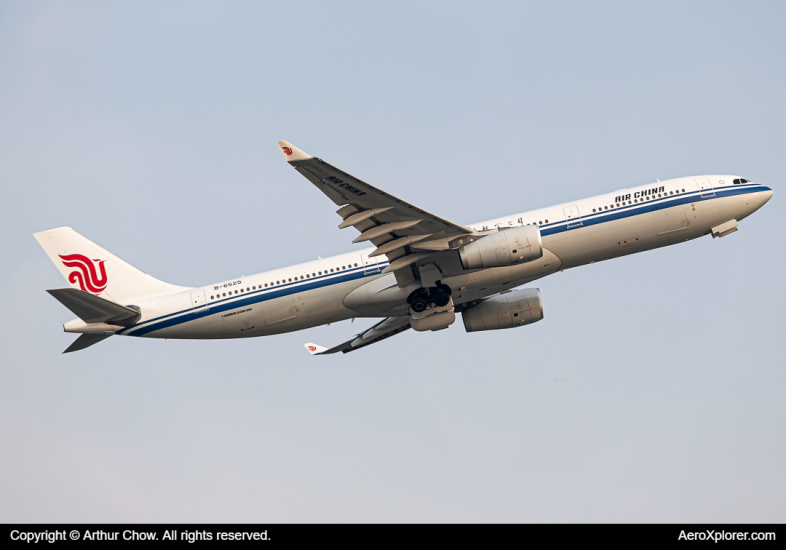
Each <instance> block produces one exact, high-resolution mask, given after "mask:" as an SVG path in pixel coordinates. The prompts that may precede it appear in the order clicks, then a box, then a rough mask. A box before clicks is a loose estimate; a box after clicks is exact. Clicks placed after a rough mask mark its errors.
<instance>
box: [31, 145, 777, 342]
mask: <svg viewBox="0 0 786 550" xmlns="http://www.w3.org/2000/svg"><path fill="white" fill-rule="evenodd" d="M278 146H279V148H280V149H281V151H282V153H283V154H284V157H285V158H286V160H287V162H289V164H290V165H291V166H292V167H293V168H294V169H295V170H297V171H298V172H300V174H301V175H303V176H304V177H305V178H306V179H307V180H308V181H310V182H311V183H313V184H314V185H315V186H316V188H317V189H319V190H320V191H322V193H324V194H325V195H326V196H327V197H328V198H329V199H330V200H331V201H333V202H334V203H335V204H336V206H338V207H339V208H338V210H337V211H336V212H337V214H338V215H339V216H340V217H341V219H342V221H341V223H340V224H339V226H338V227H339V229H348V228H354V229H355V230H356V231H357V232H358V233H359V235H358V236H357V237H356V238H355V240H354V241H352V242H354V243H361V242H370V243H371V244H373V245H374V247H375V248H366V249H364V250H358V251H355V252H349V253H347V254H342V255H339V256H333V257H332V258H325V259H319V260H316V261H312V262H306V263H302V264H298V265H294V266H291V267H285V268H281V269H275V270H272V271H266V272H264V273H260V274H258V275H253V276H250V277H238V278H235V279H232V280H229V281H222V282H220V283H216V284H211V285H207V286H203V287H196V288H191V287H182V286H175V285H171V284H168V283H165V282H162V281H159V280H158V279H155V278H153V277H151V276H150V275H147V274H145V273H143V272H141V271H139V270H138V269H136V268H135V267H133V266H131V265H130V264H128V263H126V262H124V261H123V260H121V259H120V258H118V257H117V256H115V255H114V254H112V253H110V252H108V251H107V250H105V249H103V248H101V247H100V246H98V245H96V244H95V243H93V242H91V241H90V240H88V239H86V238H85V237H83V236H82V235H80V234H79V233H77V232H76V231H74V230H73V229H71V228H69V227H61V228H58V229H51V230H49V231H42V232H41V233H36V234H35V238H36V240H38V242H39V244H40V245H41V246H42V247H43V249H44V251H45V252H46V253H47V254H48V255H49V258H50V259H51V260H52V261H53V262H54V263H55V265H56V266H57V268H58V269H59V270H60V273H62V274H63V276H64V277H65V278H66V280H67V281H68V282H69V283H70V284H71V287H70V288H60V289H56V290H49V291H48V292H49V293H50V294H51V295H52V296H54V297H55V298H57V299H58V300H59V301H60V302H61V303H62V304H63V305H64V306H66V307H67V308H68V309H70V310H71V311H72V312H73V313H74V314H75V315H76V316H77V317H78V318H77V319H74V320H73V321H70V322H68V323H66V324H65V325H64V329H65V331H66V332H74V333H79V334H80V336H79V338H77V340H76V341H74V343H73V344H72V345H71V346H70V347H68V349H66V350H65V351H66V352H71V351H77V350H80V349H84V348H86V347H88V346H92V345H93V344H95V343H97V342H100V341H101V340H104V339H105V338H108V337H110V336H113V335H123V336H142V337H146V338H184V339H214V338H250V337H252V336H268V335H271V334H280V333H283V332H292V331H295V330H301V329H305V328H310V327H315V326H318V325H324V324H327V323H334V322H337V321H342V320H345V319H350V318H355V317H375V318H382V320H381V321H379V322H378V323H377V324H375V325H374V326H372V327H371V328H369V329H367V330H365V331H364V332H362V333H360V334H357V335H355V336H353V337H352V338H350V339H349V340H347V341H346V342H344V343H343V344H339V345H337V346H335V347H332V348H329V349H328V348H325V347H322V346H318V345H316V344H311V343H309V344H306V348H307V349H308V351H309V352H311V353H312V354H313V355H322V354H328V353H336V352H339V351H340V352H343V353H347V352H350V351H354V350H357V349H360V348H362V347H365V346H368V345H370V344H374V343H376V342H379V341H380V340H384V339H385V338H388V337H390V336H393V335H395V334H398V333H400V332H403V331H405V330H407V329H409V328H412V329H414V330H416V331H419V332H423V331H431V330H442V329H444V328H448V327H449V326H450V325H452V324H453V323H454V321H455V320H456V313H461V316H462V320H463V322H464V328H465V329H466V331H467V332H478V331H484V330H497V329H505V328H515V327H520V326H522V325H528V324H530V323H535V322H537V321H540V320H541V319H543V304H542V301H541V295H540V291H539V290H538V289H537V288H527V289H522V290H519V289H517V288H516V287H519V286H521V285H526V284H528V283H531V282H532V281H535V280H536V279H540V278H541V277H545V276H546V275H550V274H552V273H556V272H557V271H560V270H564V269H569V268H573V267H578V266H581V265H585V264H591V263H594V262H599V261H601V260H609V259H611V258H617V257H619V256H626V255H628V254H634V253H636V252H642V251H644V250H651V249H653V248H659V247H662V246H668V245H672V244H677V243H681V242H684V241H688V240H690V239H695V238H697V237H701V236H703V235H712V237H713V238H715V237H724V236H726V235H729V234H730V233H733V232H735V231H737V224H738V222H740V221H741V220H742V219H744V218H746V217H748V216H750V215H751V214H752V213H753V212H755V211H756V210H758V209H759V208H761V207H762V206H763V205H764V203H766V202H767V201H768V200H769V199H770V197H772V190H771V189H770V188H769V187H766V186H764V185H761V184H758V183H753V182H751V181H748V180H746V179H744V178H741V177H739V176H730V175H724V176H692V177H686V178H678V179H672V180H666V181H658V182H656V183H652V184H649V185H642V186H639V187H634V188H631V189H622V190H620V191H615V192H613V193H608V194H605V195H598V196H596V197H592V198H589V199H583V200H578V201H573V202H570V203H566V204H559V205H557V206H552V207H549V208H542V209H540V210H532V211H529V212H522V213H520V214H513V215H511V216H505V217H502V218H497V219H494V220H488V221H485V222H480V223H475V224H470V225H466V226H465V225H460V224H457V223H454V222H451V221H449V220H447V219H445V218H441V217H439V216H437V215H435V214H432V213H430V212H426V211H425V210H423V209H421V208H418V207H417V206H415V205H413V204H410V203H408V202H405V201H403V200H401V199H399V198H396V197H394V196H393V195H390V194H389V193H386V192H384V191H382V190H380V189H377V188H376V187H373V186H371V185H369V184H368V183H366V182H364V181H361V180H359V179H357V178H355V177H353V176H350V175H349V174H347V173H346V172H342V171H341V170H339V169H338V168H336V167H334V166H332V165H330V164H328V163H327V162H325V161H323V160H321V159H319V158H316V157H312V156H311V155H308V154H306V153H304V152H303V151H301V150H300V149H298V148H297V147H295V146H294V145H292V144H290V143H287V142H286V141H281V142H279V143H278Z"/></svg>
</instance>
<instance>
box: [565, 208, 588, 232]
mask: <svg viewBox="0 0 786 550" xmlns="http://www.w3.org/2000/svg"><path fill="white" fill-rule="evenodd" d="M562 210H563V212H565V221H567V222H568V228H571V227H578V226H580V225H584V224H583V222H582V221H581V216H579V207H578V206H566V207H565V208H563V209H562Z"/></svg>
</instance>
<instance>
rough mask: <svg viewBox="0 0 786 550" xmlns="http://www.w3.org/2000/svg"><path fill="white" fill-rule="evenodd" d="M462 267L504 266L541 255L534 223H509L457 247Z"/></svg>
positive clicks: (538, 232)
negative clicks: (522, 224) (503, 228)
mask: <svg viewBox="0 0 786 550" xmlns="http://www.w3.org/2000/svg"><path fill="white" fill-rule="evenodd" d="M459 256H460V257H461V265H462V266H464V269H483V268H486V267H507V266H509V265H516V264H521V263H524V262H531V261H532V260H537V259H538V258H540V257H541V256H543V241H542V240H541V238H540V228H539V227H538V226H536V225H525V226H523V227H513V228H511V229H505V230H504V231H497V232H496V233H492V234H491V235H486V236H485V237H483V238H482V239H478V240H477V241H475V242H473V243H470V244H468V245H465V246H462V247H461V248H459Z"/></svg>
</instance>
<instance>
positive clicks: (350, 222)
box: [338, 206, 393, 229]
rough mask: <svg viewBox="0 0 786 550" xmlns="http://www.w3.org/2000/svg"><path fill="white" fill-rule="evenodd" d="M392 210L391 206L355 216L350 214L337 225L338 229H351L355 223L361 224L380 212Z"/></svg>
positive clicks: (365, 211) (364, 211)
mask: <svg viewBox="0 0 786 550" xmlns="http://www.w3.org/2000/svg"><path fill="white" fill-rule="evenodd" d="M392 209H393V207H392V206H388V207H387V208H374V209H373V210H363V211H361V212H358V213H356V214H352V215H351V216H350V217H348V218H347V219H346V220H344V221H343V222H341V223H340V224H339V225H338V228H339V229H345V228H347V227H351V226H353V225H355V224H356V223H359V222H362V221H363V220H367V219H369V218H370V217H371V216H376V215H377V214H379V213H381V212H387V211H388V210H392Z"/></svg>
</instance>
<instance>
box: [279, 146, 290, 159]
mask: <svg viewBox="0 0 786 550" xmlns="http://www.w3.org/2000/svg"><path fill="white" fill-rule="evenodd" d="M281 150H282V151H284V153H286V155H287V156H288V157H291V156H292V149H291V148H289V147H282V148H281Z"/></svg>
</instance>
